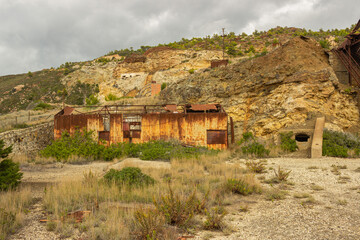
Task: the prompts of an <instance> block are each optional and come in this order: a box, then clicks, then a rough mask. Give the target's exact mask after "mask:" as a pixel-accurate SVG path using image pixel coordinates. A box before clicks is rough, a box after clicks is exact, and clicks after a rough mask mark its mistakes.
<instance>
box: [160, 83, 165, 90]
mask: <svg viewBox="0 0 360 240" xmlns="http://www.w3.org/2000/svg"><path fill="white" fill-rule="evenodd" d="M165 88H166V83H162V84H161V91H162V90H164V89H165Z"/></svg>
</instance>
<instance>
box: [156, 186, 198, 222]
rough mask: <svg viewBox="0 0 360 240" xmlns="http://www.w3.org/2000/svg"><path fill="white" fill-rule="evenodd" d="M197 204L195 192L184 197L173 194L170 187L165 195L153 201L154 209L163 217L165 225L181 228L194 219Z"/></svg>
mask: <svg viewBox="0 0 360 240" xmlns="http://www.w3.org/2000/svg"><path fill="white" fill-rule="evenodd" d="M197 203H198V201H197V199H196V192H195V191H193V192H192V193H191V194H190V195H188V196H186V195H181V194H176V193H174V191H173V190H172V189H171V187H170V186H169V191H168V193H167V194H164V195H162V196H161V197H160V198H159V199H158V200H156V199H154V205H155V208H156V209H157V211H158V212H160V213H162V214H163V215H164V216H165V219H166V223H168V224H170V225H176V226H181V227H184V226H186V225H187V224H188V222H189V221H190V220H191V219H192V218H193V217H194V215H195V209H197V206H196V204H197Z"/></svg>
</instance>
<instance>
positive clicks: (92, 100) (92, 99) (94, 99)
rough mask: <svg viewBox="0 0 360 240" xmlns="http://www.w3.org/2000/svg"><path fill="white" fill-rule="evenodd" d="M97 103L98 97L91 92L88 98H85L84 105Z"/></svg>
mask: <svg viewBox="0 0 360 240" xmlns="http://www.w3.org/2000/svg"><path fill="white" fill-rule="evenodd" d="M98 103H99V99H98V98H97V97H96V96H95V95H93V94H91V95H90V96H89V98H86V105H89V106H91V105H96V104H98Z"/></svg>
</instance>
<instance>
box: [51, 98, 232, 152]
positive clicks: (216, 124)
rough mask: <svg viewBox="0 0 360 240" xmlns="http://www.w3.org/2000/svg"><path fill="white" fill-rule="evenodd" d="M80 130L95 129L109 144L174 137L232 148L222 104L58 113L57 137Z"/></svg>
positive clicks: (118, 107) (97, 136) (69, 109)
mask: <svg viewBox="0 0 360 240" xmlns="http://www.w3.org/2000/svg"><path fill="white" fill-rule="evenodd" d="M230 123H231V124H232V121H230ZM77 129H86V130H88V131H93V134H94V135H93V137H94V138H95V139H98V140H99V141H105V142H106V143H107V144H112V143H117V142H132V143H142V142H147V141H151V140H171V139H174V140H178V141H180V142H182V143H183V144H186V145H193V146H205V147H209V148H213V149H225V148H227V147H228V115H227V113H226V112H225V111H224V109H223V108H222V107H221V105H220V104H186V105H176V104H167V105H107V106H98V107H97V109H96V110H94V111H90V112H80V111H78V109H77V108H72V107H65V108H64V109H63V110H61V111H60V112H59V113H57V114H56V115H55V117H54V138H55V139H58V138H60V137H61V135H62V133H63V132H64V131H67V132H69V133H70V134H73V133H74V132H75V131H76V130H77ZM233 129H234V128H233V127H231V132H232V134H231V136H232V138H231V139H232V141H233Z"/></svg>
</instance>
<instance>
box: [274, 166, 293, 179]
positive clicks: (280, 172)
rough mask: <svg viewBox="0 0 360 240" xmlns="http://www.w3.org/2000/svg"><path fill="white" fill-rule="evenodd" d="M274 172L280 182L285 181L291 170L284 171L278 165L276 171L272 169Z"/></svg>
mask: <svg viewBox="0 0 360 240" xmlns="http://www.w3.org/2000/svg"><path fill="white" fill-rule="evenodd" d="M274 173H275V177H276V178H277V179H278V180H279V181H280V182H285V181H287V179H288V178H289V175H290V173H291V170H289V171H286V170H283V169H281V167H280V166H279V167H278V170H277V171H276V170H275V169H274Z"/></svg>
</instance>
